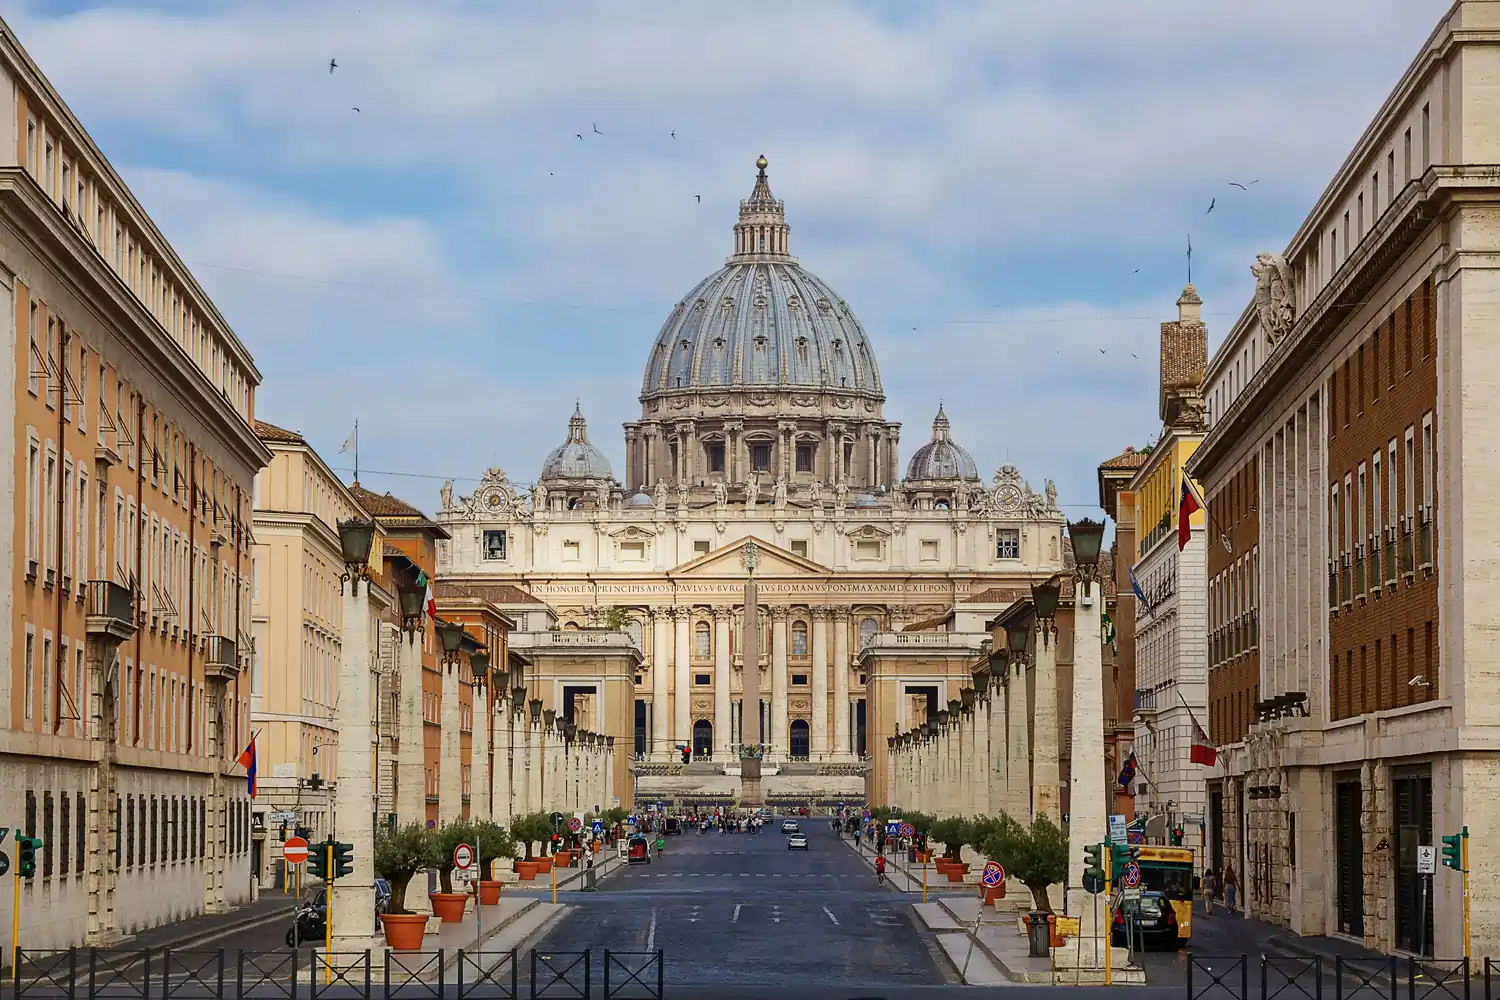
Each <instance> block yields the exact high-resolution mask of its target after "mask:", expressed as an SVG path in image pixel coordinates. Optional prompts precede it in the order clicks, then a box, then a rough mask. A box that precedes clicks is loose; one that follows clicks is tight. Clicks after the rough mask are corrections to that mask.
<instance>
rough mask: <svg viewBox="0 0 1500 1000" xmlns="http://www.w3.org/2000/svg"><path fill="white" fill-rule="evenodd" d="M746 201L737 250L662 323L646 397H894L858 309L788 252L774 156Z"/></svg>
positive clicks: (648, 367) (759, 162) (762, 167)
mask: <svg viewBox="0 0 1500 1000" xmlns="http://www.w3.org/2000/svg"><path fill="white" fill-rule="evenodd" d="M756 166H757V168H758V170H759V173H758V175H757V177H756V181H755V188H754V190H753V191H751V193H750V197H749V198H747V199H745V200H744V201H742V202H740V216H739V222H738V223H737V224H736V225H735V227H734V239H735V242H734V251H735V252H734V253H733V254H732V255H731V256H730V257H729V258H728V260H726V262H725V265H724V266H723V267H722V268H720V269H719V270H717V271H715V272H714V273H713V274H711V275H709V276H708V277H707V278H704V279H703V280H702V281H700V282H699V283H698V284H697V286H696V287H694V288H693V290H692V291H691V292H689V293H688V294H687V296H686V297H685V298H683V300H682V301H681V302H679V303H677V306H676V308H675V309H673V311H672V314H671V316H669V317H668V318H667V321H666V323H665V324H663V325H662V328H661V332H660V333H659V334H657V337H656V342H655V344H653V345H652V348H651V357H650V359H649V360H648V361H647V363H646V374H645V378H644V380H643V382H642V385H641V398H642V400H643V401H644V400H646V399H647V398H650V397H653V396H656V395H658V394H664V395H671V394H673V393H676V392H677V391H679V390H682V391H690V392H694V391H702V390H709V389H736V388H744V389H762V388H772V389H782V388H785V389H800V390H813V391H817V392H828V393H834V394H839V395H847V396H857V397H868V398H872V399H875V400H881V401H883V400H884V395H883V393H882V392H881V385H880V371H879V369H878V368H877V367H876V364H875V352H874V349H873V347H872V346H871V344H870V341H869V338H868V337H867V336H866V335H865V331H864V329H863V328H862V327H861V326H860V324H859V320H858V319H856V318H855V316H854V312H853V310H851V309H850V308H849V304H848V303H847V302H845V301H844V300H843V299H842V298H840V297H839V295H838V293H837V292H835V291H834V290H833V289H832V288H830V287H829V286H828V285H827V284H826V283H825V282H824V281H823V280H822V279H821V278H819V277H818V276H817V275H815V274H812V273H811V272H809V271H807V270H805V269H804V268H803V267H802V266H801V265H800V264H799V263H798V262H797V259H796V258H795V257H793V256H792V255H791V254H790V253H789V252H788V249H787V248H788V239H789V236H790V233H791V227H790V226H788V225H787V223H786V217H785V214H784V211H783V204H782V202H780V201H778V200H777V199H776V198H775V197H773V196H772V194H771V187H770V183H769V181H768V180H767V177H766V166H767V161H766V158H765V157H764V156H762V157H761V158H760V159H759V160H757V161H756Z"/></svg>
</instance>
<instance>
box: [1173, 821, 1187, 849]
mask: <svg viewBox="0 0 1500 1000" xmlns="http://www.w3.org/2000/svg"><path fill="white" fill-rule="evenodd" d="M1183 836H1184V834H1183V830H1182V827H1180V826H1174V827H1172V846H1173V847H1181V846H1182V838H1183Z"/></svg>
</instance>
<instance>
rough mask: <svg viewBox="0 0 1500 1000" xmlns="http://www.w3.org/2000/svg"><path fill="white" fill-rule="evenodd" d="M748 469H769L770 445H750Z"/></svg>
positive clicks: (755, 470) (756, 470)
mask: <svg viewBox="0 0 1500 1000" xmlns="http://www.w3.org/2000/svg"><path fill="white" fill-rule="evenodd" d="M750 469H751V471H753V472H769V471H771V446H770V445H769V444H752V445H751V446H750Z"/></svg>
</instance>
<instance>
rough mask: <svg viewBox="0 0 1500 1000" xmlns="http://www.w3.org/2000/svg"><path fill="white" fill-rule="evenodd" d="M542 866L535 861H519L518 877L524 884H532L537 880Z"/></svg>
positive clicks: (517, 865)
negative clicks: (531, 882) (537, 874)
mask: <svg viewBox="0 0 1500 1000" xmlns="http://www.w3.org/2000/svg"><path fill="white" fill-rule="evenodd" d="M539 870H540V866H539V865H538V864H537V863H536V862H535V861H517V862H516V877H517V878H519V879H520V880H521V881H522V882H530V881H532V880H533V879H535V878H536V873H537V872H538V871H539Z"/></svg>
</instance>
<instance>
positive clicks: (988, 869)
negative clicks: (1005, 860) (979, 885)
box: [979, 861, 1005, 889]
mask: <svg viewBox="0 0 1500 1000" xmlns="http://www.w3.org/2000/svg"><path fill="white" fill-rule="evenodd" d="M979 878H980V881H982V882H983V883H984V884H985V885H986V886H988V887H989V888H991V889H993V888H994V887H995V886H997V885H1000V884H1002V883H1004V881H1005V869H1004V868H1002V867H1000V862H998V861H991V862H989V863H988V864H986V865H985V866H984V874H983V875H981V876H980V877H979Z"/></svg>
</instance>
